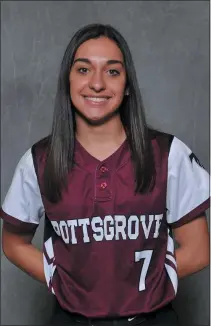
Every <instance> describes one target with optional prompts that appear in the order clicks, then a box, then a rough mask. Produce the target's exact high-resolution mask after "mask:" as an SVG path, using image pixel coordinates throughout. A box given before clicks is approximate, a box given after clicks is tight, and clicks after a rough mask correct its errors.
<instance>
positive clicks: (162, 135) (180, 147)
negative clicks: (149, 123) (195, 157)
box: [149, 129, 192, 157]
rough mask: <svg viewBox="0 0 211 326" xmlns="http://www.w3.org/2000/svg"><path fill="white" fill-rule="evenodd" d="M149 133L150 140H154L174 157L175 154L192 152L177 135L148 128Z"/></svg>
mask: <svg viewBox="0 0 211 326" xmlns="http://www.w3.org/2000/svg"><path fill="white" fill-rule="evenodd" d="M149 135H150V139H151V141H154V142H156V143H157V144H158V145H159V147H163V148H165V149H166V150H168V152H169V156H171V157H172V156H173V157H175V155H184V154H186V155H190V154H191V153H192V151H191V149H190V148H189V147H188V146H187V145H186V144H185V143H184V142H183V141H182V140H181V139H179V138H178V137H177V136H175V135H173V134H170V133H166V132H162V131H158V130H154V129H149Z"/></svg>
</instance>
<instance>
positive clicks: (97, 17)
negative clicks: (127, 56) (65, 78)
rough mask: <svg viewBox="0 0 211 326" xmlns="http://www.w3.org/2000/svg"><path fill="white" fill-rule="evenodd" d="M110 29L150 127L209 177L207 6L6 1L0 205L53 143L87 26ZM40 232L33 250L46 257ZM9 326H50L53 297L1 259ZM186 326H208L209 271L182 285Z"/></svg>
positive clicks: (3, 310)
mask: <svg viewBox="0 0 211 326" xmlns="http://www.w3.org/2000/svg"><path fill="white" fill-rule="evenodd" d="M93 22H103V23H110V24H112V25H113V26H114V27H116V28H118V29H119V30H120V32H122V34H123V35H124V36H125V38H126V40H127V41H128V43H129V46H130V48H131V51H132V54H133V58H134V62H135V66H136V70H137V75H138V79H139V83H140V88H141V90H142V94H143V98H144V102H145V106H146V114H147V119H148V122H149V123H150V124H151V125H152V126H154V127H155V128H159V129H161V130H163V131H166V132H170V133H173V134H175V135H176V136H177V137H179V138H180V139H181V140H183V141H184V142H186V144H187V145H188V146H190V147H191V148H192V149H193V151H194V152H195V153H196V154H197V155H198V156H199V158H200V159H201V161H202V164H203V165H204V166H205V168H206V169H208V170H209V2H205V1H114V2H109V1H100V2H99V1H87V2H84V1H78V2H77V1H67V2H65V1H43V2H42V1H41V2H40V1H39V2H38V1H34V2H33V1H27V2H25V1H17V2H16V1H4V2H2V22H1V23H2V48H1V60H2V62H1V72H2V83H1V87H2V89H1V91H2V96H1V108H2V116H1V118H2V119H1V122H2V125H1V126H2V143H1V145H2V154H1V164H2V165H1V167H2V170H1V187H2V189H1V190H2V191H1V200H3V199H4V196H5V194H6V192H7V190H8V187H9V185H10V182H11V179H12V176H13V173H14V169H15V167H16V164H17V163H18V161H19V159H20V157H21V156H22V155H23V153H24V152H25V151H26V150H27V149H28V148H29V147H30V146H31V145H32V144H33V143H34V142H35V141H37V140H39V139H40V138H41V137H43V136H45V135H47V133H48V132H49V130H50V126H51V122H52V112H53V102H54V95H55V90H56V82H57V75H58V71H59V65H60V62H61V58H62V55H63V52H64V50H65V47H66V45H67V43H68V42H69V39H70V38H71V36H72V35H73V33H74V32H75V31H76V30H77V29H78V28H80V27H82V26H83V25H85V24H88V23H93ZM42 232H43V224H42V222H41V225H40V227H39V228H38V232H37V234H36V237H35V239H34V243H35V244H36V245H37V246H38V247H39V248H41V245H42ZM1 267H2V268H1V273H2V274H1V277H2V278H1V282H2V284H1V285H2V286H1V313H2V314H1V315H2V316H1V317H2V324H4V325H33V324H34V325H35V324H40V325H41V324H44V323H45V322H46V321H47V318H48V317H49V316H50V313H51V309H52V305H53V297H52V296H51V295H50V294H48V293H47V290H46V288H45V287H44V286H43V285H40V284H39V283H38V282H36V281H34V280H32V279H31V278H30V277H28V276H27V275H25V274H24V273H22V272H21V271H19V270H18V269H17V268H16V267H14V266H12V264H11V263H9V262H8V261H7V260H6V258H5V257H4V256H3V255H2V265H1ZM175 308H176V309H177V311H178V314H179V316H180V319H181V321H183V322H184V324H185V325H186V323H187V322H189V323H194V324H196V325H197V324H198V325H207V324H208V320H209V270H208V268H207V269H205V270H204V271H202V272H200V273H198V274H197V275H193V276H191V277H188V278H187V279H184V280H182V281H181V282H180V286H179V292H178V296H177V299H176V301H175Z"/></svg>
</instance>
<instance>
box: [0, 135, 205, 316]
mask: <svg viewBox="0 0 211 326" xmlns="http://www.w3.org/2000/svg"><path fill="white" fill-rule="evenodd" d="M151 141H152V147H153V151H154V158H155V166H156V183H155V187H154V189H153V191H152V192H150V193H148V194H144V195H143V194H136V195H135V193H134V189H135V182H134V172H133V166H132V162H131V155H130V149H129V144H128V142H127V140H126V141H125V142H124V143H123V144H122V145H121V146H120V147H119V149H118V150H117V151H116V152H115V153H113V154H112V155H111V156H109V157H108V158H107V159H105V160H104V161H99V160H97V159H96V158H94V157H93V156H91V155H90V154H89V153H88V152H87V151H86V150H85V149H84V148H83V147H82V146H81V145H80V143H79V142H78V141H76V146H75V160H74V162H75V164H74V167H73V169H72V171H71V173H70V174H69V177H68V190H67V191H64V192H63V195H62V200H61V201H60V202H59V203H57V204H52V203H50V202H49V201H48V200H47V199H46V197H45V193H44V190H43V184H42V175H43V171H44V162H45V155H46V153H45V147H44V146H43V142H42V141H40V142H38V143H36V144H35V145H33V147H32V148H31V149H29V150H28V151H27V152H26V153H25V154H24V156H23V157H22V159H21V160H20V162H19V164H18V166H17V168H16V171H15V174H14V177H13V181H12V184H11V186H10V189H9V191H8V193H7V196H6V198H5V201H4V203H3V205H2V211H1V215H2V218H4V219H5V220H6V221H8V222H10V223H13V224H15V225H17V227H19V228H22V229H34V228H36V227H37V226H38V224H39V222H40V218H41V217H42V216H45V222H46V223H45V235H44V246H43V259H44V268H45V276H46V283H47V286H48V288H49V290H50V291H51V292H52V293H53V294H55V296H56V297H57V299H58V301H59V303H60V305H61V306H62V307H63V308H64V309H66V310H67V311H69V312H73V313H79V314H82V315H85V316H87V317H118V316H131V315H136V314H139V313H146V312H151V311H153V310H156V309H158V308H160V307H162V306H164V305H166V304H167V303H168V302H170V301H172V300H173V299H174V298H175V295H176V293H177V287H178V278H177V264H176V260H175V256H174V242H173V238H172V228H176V227H179V226H181V225H183V224H185V223H187V222H189V221H191V220H193V219H195V218H197V217H198V216H199V215H200V214H202V213H203V212H204V211H205V210H206V209H208V207H209V196H210V194H209V175H208V173H207V172H206V171H205V169H204V168H203V167H202V166H201V165H200V163H199V161H198V159H197V158H196V156H195V155H194V154H193V153H192V151H191V150H190V149H189V148H188V147H187V146H186V145H185V144H184V143H183V142H182V141H180V140H179V139H178V138H176V137H174V136H172V135H167V134H163V133H155V134H154V135H153V137H152V139H151Z"/></svg>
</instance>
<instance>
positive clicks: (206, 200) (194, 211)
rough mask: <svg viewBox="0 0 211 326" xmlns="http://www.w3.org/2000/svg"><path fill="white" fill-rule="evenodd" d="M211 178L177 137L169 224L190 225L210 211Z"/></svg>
mask: <svg viewBox="0 0 211 326" xmlns="http://www.w3.org/2000/svg"><path fill="white" fill-rule="evenodd" d="M209 181H210V176H209V174H208V172H207V171H206V170H205V169H204V167H203V166H202V165H201V163H200V161H199V159H198V158H197V157H196V155H195V154H194V153H193V152H192V151H191V149H190V148H189V147H188V146H186V145H185V144H184V143H183V142H182V141H180V140H179V139H178V138H176V137H174V138H173V141H172V143H171V147H170V151H169V157H168V181H167V222H168V223H169V224H170V225H171V227H172V228H176V227H179V226H182V225H183V224H186V223H188V222H190V221H192V220H193V219H195V218H197V217H198V216H200V215H202V214H203V213H204V212H205V211H206V210H207V209H208V208H209V207H210V187H209V183H210V182H209Z"/></svg>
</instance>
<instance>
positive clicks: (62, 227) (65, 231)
mask: <svg viewBox="0 0 211 326" xmlns="http://www.w3.org/2000/svg"><path fill="white" fill-rule="evenodd" d="M59 227H60V231H61V236H62V239H63V241H64V242H65V243H70V238H69V232H68V227H67V224H66V222H65V221H60V223H59Z"/></svg>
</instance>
